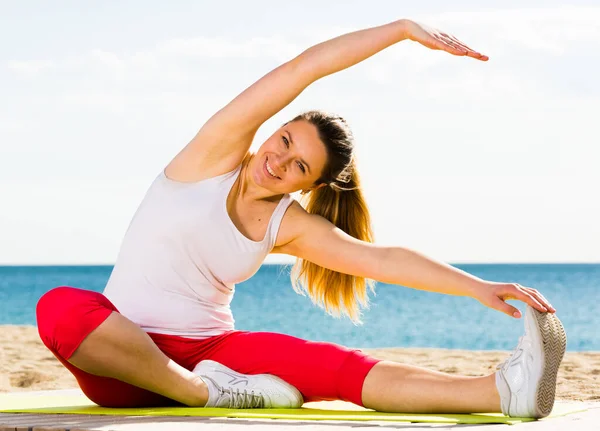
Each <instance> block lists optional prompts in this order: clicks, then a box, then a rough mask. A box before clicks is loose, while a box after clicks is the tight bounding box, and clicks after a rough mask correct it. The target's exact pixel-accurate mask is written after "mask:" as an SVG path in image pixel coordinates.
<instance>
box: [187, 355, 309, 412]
mask: <svg viewBox="0 0 600 431" xmlns="http://www.w3.org/2000/svg"><path fill="white" fill-rule="evenodd" d="M193 372H194V374H197V375H198V376H200V377H201V378H202V380H204V381H205V382H206V384H207V385H208V402H207V403H206V405H205V407H225V408H230V409H252V408H264V409H276V408H283V409H293V408H298V407H300V406H302V404H303V403H304V399H303V398H302V394H301V393H300V392H299V391H298V390H297V389H296V388H295V387H294V386H292V385H290V384H288V383H286V382H284V381H283V380H281V379H280V378H279V377H276V376H272V375H270V374H255V375H248V374H240V373H238V372H236V371H233V370H232V369H230V368H227V367H226V366H225V365H223V364H220V363H218V362H215V361H202V362H200V363H199V364H198V365H196V368H194V370H193Z"/></svg>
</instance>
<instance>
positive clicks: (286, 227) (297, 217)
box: [272, 200, 318, 253]
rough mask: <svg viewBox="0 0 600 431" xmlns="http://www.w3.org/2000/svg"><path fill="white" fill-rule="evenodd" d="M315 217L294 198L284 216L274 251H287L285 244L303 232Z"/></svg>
mask: <svg viewBox="0 0 600 431" xmlns="http://www.w3.org/2000/svg"><path fill="white" fill-rule="evenodd" d="M313 217H315V216H314V215H313V214H310V213H309V212H307V211H306V210H305V209H304V207H302V205H300V203H299V202H298V201H296V200H294V201H293V202H292V203H291V204H290V206H289V207H288V209H287V211H286V212H285V215H284V216H283V220H282V221H281V225H280V226H279V232H278V234H277V241H276V242H275V248H274V249H273V251H272V253H285V246H286V245H287V244H289V243H291V242H292V241H293V240H294V239H296V238H298V237H299V236H300V235H301V234H302V232H303V231H304V229H306V226H307V225H308V224H310V220H311V218H313ZM317 217H318V216H317Z"/></svg>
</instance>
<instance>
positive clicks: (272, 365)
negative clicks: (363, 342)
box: [36, 286, 379, 407]
mask: <svg viewBox="0 0 600 431" xmlns="http://www.w3.org/2000/svg"><path fill="white" fill-rule="evenodd" d="M112 312H117V313H118V312H119V311H118V310H117V308H116V307H115V306H114V305H113V304H112V303H111V302H110V301H109V300H108V299H107V298H106V297H105V296H104V295H102V294H101V293H97V292H92V291H88V290H83V289H77V288H73V287H67V286H62V287H57V288H55V289H52V290H50V291H49V292H47V293H46V294H44V295H43V296H42V297H41V298H40V300H39V302H38V304H37V310H36V313H37V323H38V330H39V333H40V337H41V339H42V341H43V342H44V344H45V345H46V347H48V349H50V350H51V351H52V353H53V354H54V355H55V356H56V357H57V358H58V360H59V361H60V362H62V364H63V365H64V366H65V367H66V368H68V369H69V371H70V372H71V373H72V374H73V375H74V376H75V378H76V379H77V382H78V383H79V386H80V387H81V389H82V391H83V393H85V395H86V396H87V397H88V398H89V399H90V400H92V401H93V402H95V403H96V404H98V405H101V406H105V407H159V406H170V405H181V404H180V403H178V402H177V401H174V400H171V399H169V398H166V397H164V396H162V395H159V394H156V393H154V392H150V391H148V390H145V389H142V388H138V387H136V386H133V385H130V384H128V383H125V382H122V381H120V380H116V379H113V378H109V377H100V376H95V375H93V374H89V373H86V372H85V371H83V370H81V369H79V368H77V367H75V366H74V365H72V364H70V363H69V362H68V359H69V358H70V357H71V355H73V353H74V352H75V350H76V349H77V347H79V345H80V344H81V342H82V341H83V340H84V339H85V337H87V336H88V334H90V332H92V331H93V330H94V329H96V328H97V327H98V326H99V325H100V324H101V323H102V322H104V320H105V319H106V318H107V317H108V316H109V315H110V314H111V313H112ZM148 335H149V336H150V337H151V338H152V340H153V341H154V343H156V345H157V346H158V347H159V348H160V350H161V351H163V352H164V353H165V355H166V356H168V357H169V358H170V359H172V360H173V361H175V362H176V363H178V364H179V365H181V366H182V367H184V368H186V369H188V370H190V371H191V370H192V369H193V368H194V367H195V366H196V365H197V364H198V363H199V362H200V361H202V360H204V359H210V360H213V361H216V362H220V363H221V364H223V365H225V366H227V367H229V368H231V369H233V370H235V371H237V372H240V373H243V374H272V375H275V376H278V377H280V378H281V379H283V380H285V381H286V382H288V383H289V384H291V385H293V386H295V387H296V388H297V389H298V390H299V391H300V392H301V393H302V395H303V396H304V400H305V401H307V402H308V401H319V400H334V399H341V400H345V401H351V402H353V403H355V404H358V405H361V406H362V387H363V383H364V380H365V377H366V376H367V374H368V373H369V371H370V370H371V368H372V367H373V366H374V365H375V364H376V363H377V362H379V360H378V359H375V358H372V357H370V356H368V355H366V354H364V353H363V352H361V351H360V350H351V349H347V348H346V347H343V346H339V345H337V344H332V343H322V342H311V341H305V340H302V339H299V338H296V337H292V336H289V335H283V334H276V333H269V332H246V331H230V332H226V333H224V334H222V335H217V336H214V337H210V338H206V339H201V340H198V339H193V338H185V337H180V336H175V335H164V334H154V333H148ZM140 366H143V364H140Z"/></svg>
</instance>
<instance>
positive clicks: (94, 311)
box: [36, 286, 118, 359]
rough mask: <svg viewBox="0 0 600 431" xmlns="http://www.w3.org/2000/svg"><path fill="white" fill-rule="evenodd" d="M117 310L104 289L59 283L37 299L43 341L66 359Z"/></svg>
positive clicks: (37, 315) (39, 328)
mask: <svg viewBox="0 0 600 431" xmlns="http://www.w3.org/2000/svg"><path fill="white" fill-rule="evenodd" d="M113 311H118V310H117V309H116V307H115V306H114V305H113V304H112V303H111V302H110V301H109V300H108V299H107V298H106V297H105V296H104V295H102V294H101V293H98V292H93V291H89V290H84V289H78V288H75V287H69V286H60V287H56V288H54V289H52V290H50V291H48V292H46V293H45V294H44V295H42V297H41V298H40V299H39V300H38V303H37V306H36V320H37V326H38V332H39V335H40V338H41V340H42V342H43V343H44V344H45V345H46V347H48V348H49V349H50V350H52V352H53V353H55V354H59V355H60V356H62V357H63V358H65V359H68V358H69V357H70V355H71V354H72V353H73V352H74V351H75V349H76V348H77V347H78V346H79V344H80V343H81V341H83V339H84V338H85V337H86V336H87V335H88V334H89V333H90V332H91V331H92V330H94V329H95V328H96V327H97V326H98V325H99V324H100V323H102V322H103V321H104V320H105V319H106V318H107V317H108V315H110V314H111V313H112V312H113Z"/></svg>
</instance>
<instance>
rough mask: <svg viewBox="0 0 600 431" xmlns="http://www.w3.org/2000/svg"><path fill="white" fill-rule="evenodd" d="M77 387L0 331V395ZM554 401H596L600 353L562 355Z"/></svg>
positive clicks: (45, 354)
mask: <svg viewBox="0 0 600 431" xmlns="http://www.w3.org/2000/svg"><path fill="white" fill-rule="evenodd" d="M515 342H516V341H515ZM364 351H365V352H368V353H370V354H372V355H373V356H375V357H378V358H381V359H387V360H391V361H397V362H403V363H408V364H412V365H417V366H421V367H426V368H430V369H434V370H438V371H443V372H447V373H456V374H462V375H467V376H479V375H486V374H489V373H492V372H493V371H494V370H495V368H496V365H497V364H498V363H500V362H502V361H503V360H504V359H505V358H506V357H507V355H508V354H509V352H502V351H469V350H448V349H424V348H385V349H364ZM77 387H78V386H77V382H76V381H75V379H74V378H73V376H72V375H71V374H70V373H69V372H68V371H67V370H66V369H65V368H64V367H63V366H62V365H61V364H60V362H58V360H57V359H56V358H55V357H54V356H53V355H52V354H51V353H50V351H49V350H48V349H46V347H45V346H44V345H43V344H42V342H41V340H40V339H39V336H38V333H37V328H35V327H33V326H14V325H0V392H18V391H33V390H36V391H38V390H47V389H71V388H77ZM557 399H560V400H576V401H598V400H600V352H567V353H566V355H565V358H564V360H563V362H562V364H561V367H560V371H559V374H558V386H557Z"/></svg>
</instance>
